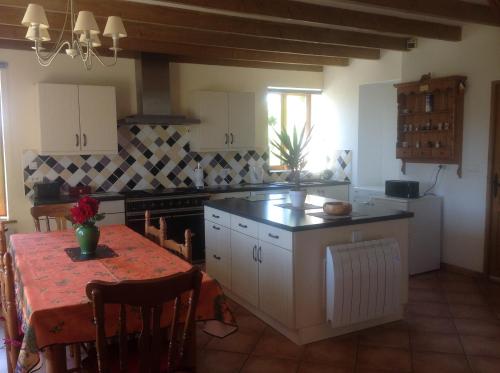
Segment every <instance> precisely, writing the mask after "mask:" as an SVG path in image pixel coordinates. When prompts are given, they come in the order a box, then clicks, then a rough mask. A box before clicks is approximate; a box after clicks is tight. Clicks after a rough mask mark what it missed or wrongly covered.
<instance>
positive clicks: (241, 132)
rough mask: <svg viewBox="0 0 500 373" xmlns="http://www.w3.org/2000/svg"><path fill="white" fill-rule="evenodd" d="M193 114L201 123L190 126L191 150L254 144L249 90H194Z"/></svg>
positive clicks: (248, 147) (230, 147)
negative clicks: (246, 91) (243, 91)
mask: <svg viewBox="0 0 500 373" xmlns="http://www.w3.org/2000/svg"><path fill="white" fill-rule="evenodd" d="M194 114H195V116H196V117H197V118H199V119H200V120H201V124H200V125H198V126H193V127H192V128H191V143H190V145H191V150H193V151H217V150H238V149H253V148H254V147H255V96H254V94H253V93H242V92H219V91H197V92H195V94H194Z"/></svg>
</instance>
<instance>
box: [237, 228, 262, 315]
mask: <svg viewBox="0 0 500 373" xmlns="http://www.w3.org/2000/svg"><path fill="white" fill-rule="evenodd" d="M257 248H258V240H257V239H256V238H253V237H250V236H247V235H244V234H242V233H239V232H235V231H231V291H232V292H233V293H235V294H236V295H237V296H239V297H240V298H242V299H244V300H246V301H247V302H248V303H250V304H252V305H253V306H255V307H257V306H258V304H259V265H258V264H259V263H258V262H257V260H256V252H257Z"/></svg>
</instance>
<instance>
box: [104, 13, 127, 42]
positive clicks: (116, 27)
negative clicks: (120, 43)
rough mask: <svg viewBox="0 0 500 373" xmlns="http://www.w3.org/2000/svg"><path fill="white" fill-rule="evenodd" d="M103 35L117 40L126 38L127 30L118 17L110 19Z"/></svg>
mask: <svg viewBox="0 0 500 373" xmlns="http://www.w3.org/2000/svg"><path fill="white" fill-rule="evenodd" d="M103 35H104V36H107V37H110V38H117V39H121V38H126V37H127V31H126V30H125V26H124V25H123V21H122V19H121V18H120V17H117V16H110V17H108V22H106V27H105V28H104V32H103Z"/></svg>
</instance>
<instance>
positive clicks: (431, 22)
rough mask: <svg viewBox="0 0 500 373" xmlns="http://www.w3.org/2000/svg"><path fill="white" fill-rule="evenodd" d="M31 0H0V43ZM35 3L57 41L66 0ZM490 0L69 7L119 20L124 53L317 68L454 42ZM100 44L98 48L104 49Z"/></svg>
mask: <svg viewBox="0 0 500 373" xmlns="http://www.w3.org/2000/svg"><path fill="white" fill-rule="evenodd" d="M31 1H32V0H26V1H24V0H0V47H3V48H21V49H26V50H28V49H29V48H30V47H31V43H29V42H27V41H26V40H25V39H24V35H25V33H26V29H25V27H23V26H21V24H20V22H21V19H22V16H23V14H24V10H25V8H26V6H27V5H28V3H30V2H31ZM36 2H37V3H38V4H41V5H43V6H44V7H45V9H46V11H47V17H48V19H49V23H50V26H51V37H52V40H56V39H57V35H58V33H59V32H60V30H61V29H62V27H63V24H64V11H65V9H66V0H37V1H36ZM499 3H500V1H499V0H489V1H488V0H475V1H473V0H468V1H464V0H419V1H415V0H301V1H294V0H272V1H270V0H135V1H123V0H122V1H119V0H76V7H77V9H82V10H91V11H93V12H94V14H95V15H96V18H97V21H98V23H99V25H100V27H101V30H102V29H103V28H104V24H105V22H106V17H107V16H108V15H119V16H121V17H122V18H123V19H124V22H125V26H126V28H127V31H128V34H129V37H128V38H126V39H123V42H122V43H121V46H122V47H123V48H124V50H125V52H124V53H123V52H122V54H121V55H124V56H135V55H136V54H137V53H140V52H157V53H163V54H168V55H170V56H171V58H172V61H177V62H185V63H204V64H217V65H232V66H247V67H260V68H277V69H288V70H302V71H322V69H323V66H329V65H334V66H347V65H349V62H350V60H351V59H354V58H359V59H369V60H376V59H379V58H380V53H381V50H397V51H404V52H409V49H408V43H407V42H408V41H409V40H414V39H418V38H430V39H438V40H444V41H447V42H450V43H453V42H457V41H460V40H461V38H462V26H463V25H464V24H466V23H477V24H484V25H493V26H500V7H498V6H496V4H499ZM490 4H495V5H490ZM68 31H69V30H68ZM103 39H106V38H103ZM103 42H108V43H109V40H103ZM104 44H105V43H104ZM108 46H110V45H109V44H105V47H108ZM102 52H103V53H106V48H103V50H102Z"/></svg>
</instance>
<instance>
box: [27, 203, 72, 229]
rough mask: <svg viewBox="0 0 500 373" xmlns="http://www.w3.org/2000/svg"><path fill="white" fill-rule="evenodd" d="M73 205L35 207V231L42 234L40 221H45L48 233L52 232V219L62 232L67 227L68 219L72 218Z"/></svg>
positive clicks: (32, 213) (33, 213)
mask: <svg viewBox="0 0 500 373" xmlns="http://www.w3.org/2000/svg"><path fill="white" fill-rule="evenodd" d="M72 207H73V205H72V204H71V203H64V204H55V205H42V206H33V207H32V208H31V216H32V217H33V220H34V221H35V229H36V231H37V232H41V227H40V221H41V220H45V223H46V227H47V232H50V231H51V229H50V220H49V219H50V218H52V219H54V220H55V222H56V224H57V230H58V231H62V230H64V229H66V227H67V219H68V218H69V217H70V216H71V211H70V210H71V208H72Z"/></svg>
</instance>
